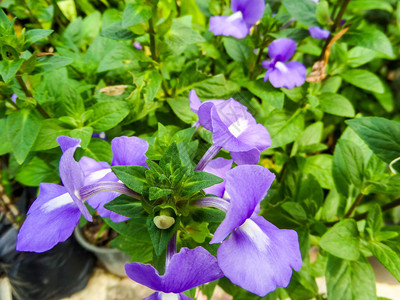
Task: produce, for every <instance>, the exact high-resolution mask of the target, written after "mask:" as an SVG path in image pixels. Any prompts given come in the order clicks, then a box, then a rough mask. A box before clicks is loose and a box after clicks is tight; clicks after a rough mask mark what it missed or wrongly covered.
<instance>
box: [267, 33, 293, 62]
mask: <svg viewBox="0 0 400 300" xmlns="http://www.w3.org/2000/svg"><path fill="white" fill-rule="evenodd" d="M296 48H297V46H296V42H295V41H294V40H292V39H288V38H282V39H277V40H275V41H273V42H272V43H271V44H269V46H268V55H269V57H271V58H273V59H275V61H280V62H285V61H287V60H288V59H290V58H291V57H292V56H293V54H294V53H295V52H296Z"/></svg>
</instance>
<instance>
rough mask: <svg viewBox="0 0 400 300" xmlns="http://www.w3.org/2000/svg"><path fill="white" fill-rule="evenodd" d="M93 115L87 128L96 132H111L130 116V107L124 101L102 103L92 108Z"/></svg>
mask: <svg viewBox="0 0 400 300" xmlns="http://www.w3.org/2000/svg"><path fill="white" fill-rule="evenodd" d="M90 109H92V110H93V115H92V116H91V118H90V119H89V123H88V124H87V126H91V127H93V130H94V131H95V132H101V131H106V130H109V129H111V128H113V127H115V126H117V125H118V124H119V123H120V122H121V121H122V120H123V119H125V117H126V116H127V115H128V114H129V105H128V103H127V102H124V101H101V102H98V103H96V104H94V105H93V106H91V107H90Z"/></svg>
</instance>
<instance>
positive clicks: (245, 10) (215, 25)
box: [210, 0, 265, 39]
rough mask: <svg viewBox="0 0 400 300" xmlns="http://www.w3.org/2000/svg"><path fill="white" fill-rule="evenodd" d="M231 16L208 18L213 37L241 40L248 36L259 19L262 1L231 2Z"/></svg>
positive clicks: (262, 6)
mask: <svg viewBox="0 0 400 300" xmlns="http://www.w3.org/2000/svg"><path fill="white" fill-rule="evenodd" d="M231 9H232V12H233V15H230V16H215V17H211V18H210V31H212V32H213V33H214V34H215V35H225V36H233V37H235V38H238V39H242V38H244V37H246V35H248V34H249V32H250V28H251V27H253V25H254V24H256V23H257V22H258V20H260V19H261V17H262V15H263V13H264V9H265V2H264V0H232V1H231Z"/></svg>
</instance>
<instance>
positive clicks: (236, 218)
mask: <svg viewBox="0 0 400 300" xmlns="http://www.w3.org/2000/svg"><path fill="white" fill-rule="evenodd" d="M274 179H275V175H274V174H273V173H271V171H269V170H268V169H266V168H264V167H262V166H258V165H240V166H237V167H236V168H233V169H232V170H230V171H229V172H228V173H227V174H226V184H225V190H226V192H227V193H228V194H229V195H230V197H231V199H230V206H229V210H228V212H227V213H226V216H225V219H224V220H223V221H222V223H221V224H220V225H219V227H218V228H217V230H216V231H215V233H214V236H213V238H212V240H211V243H220V242H222V241H223V240H224V239H225V238H226V236H227V235H228V234H229V233H230V232H232V231H233V230H234V229H235V228H237V227H239V226H240V225H242V224H243V223H244V222H245V221H246V220H247V219H248V218H250V217H251V215H252V214H253V213H254V211H255V209H256V207H257V205H258V204H259V203H260V202H261V201H262V200H263V199H264V197H265V195H266V194H267V192H268V190H269V188H270V186H271V184H272V182H273V181H274Z"/></svg>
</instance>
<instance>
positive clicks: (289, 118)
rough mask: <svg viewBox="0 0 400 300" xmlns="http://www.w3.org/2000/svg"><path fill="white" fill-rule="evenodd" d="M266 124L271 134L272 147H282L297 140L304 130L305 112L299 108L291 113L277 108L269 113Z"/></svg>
mask: <svg viewBox="0 0 400 300" xmlns="http://www.w3.org/2000/svg"><path fill="white" fill-rule="evenodd" d="M264 126H265V127H266V128H267V129H268V131H269V133H270V135H271V140H272V145H271V148H277V147H281V146H284V145H286V144H289V143H291V142H293V141H294V140H296V138H297V137H298V136H299V135H300V134H301V133H302V132H303V128H304V114H303V113H302V112H301V111H299V110H298V111H297V112H295V113H289V112H285V111H281V110H278V109H275V110H273V111H272V112H271V113H270V114H269V115H268V118H267V120H266V122H265V123H264Z"/></svg>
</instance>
